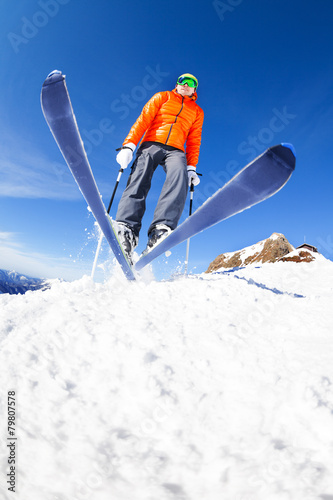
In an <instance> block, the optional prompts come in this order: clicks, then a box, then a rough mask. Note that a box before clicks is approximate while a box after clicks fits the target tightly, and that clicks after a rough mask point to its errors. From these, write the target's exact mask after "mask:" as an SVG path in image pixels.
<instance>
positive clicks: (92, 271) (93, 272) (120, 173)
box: [91, 168, 124, 278]
mask: <svg viewBox="0 0 333 500" xmlns="http://www.w3.org/2000/svg"><path fill="white" fill-rule="evenodd" d="M123 171H124V169H123V168H120V169H119V172H118V177H117V181H116V184H115V186H114V189H113V193H112V196H111V199H110V203H109V206H108V209H107V213H108V214H109V213H110V210H111V207H112V203H113V200H114V197H115V195H116V191H117V188H118V186H119V182H120V177H121V175H122V173H123ZM102 241H103V233H102V231H101V234H100V236H99V240H98V245H97V249H96V254H95V259H94V263H93V267H92V270H91V277H92V278H94V274H95V271H96V266H97V260H98V256H99V252H100V250H101V246H102Z"/></svg>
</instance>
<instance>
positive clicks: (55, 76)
mask: <svg viewBox="0 0 333 500" xmlns="http://www.w3.org/2000/svg"><path fill="white" fill-rule="evenodd" d="M64 79H65V76H64V75H63V74H62V73H61V71H59V70H57V69H55V70H53V71H51V73H49V74H48V75H47V77H46V80H45V82H44V83H43V86H45V85H50V84H51V83H57V82H60V81H62V80H64Z"/></svg>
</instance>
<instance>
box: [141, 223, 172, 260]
mask: <svg viewBox="0 0 333 500" xmlns="http://www.w3.org/2000/svg"><path fill="white" fill-rule="evenodd" d="M171 231H172V229H171V228H170V227H169V226H166V225H165V224H156V226H154V227H153V229H152V230H151V231H150V232H149V233H148V243H147V248H146V250H145V253H147V252H149V250H151V249H152V248H153V247H154V246H155V245H157V243H159V242H160V241H161V240H162V239H164V238H166V236H168V234H170V233H171Z"/></svg>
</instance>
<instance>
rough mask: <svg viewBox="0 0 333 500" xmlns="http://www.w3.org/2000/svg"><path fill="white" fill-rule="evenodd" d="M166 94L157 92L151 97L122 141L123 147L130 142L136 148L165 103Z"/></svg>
mask: <svg viewBox="0 0 333 500" xmlns="http://www.w3.org/2000/svg"><path fill="white" fill-rule="evenodd" d="M164 94H166V92H158V93H157V94H155V95H153V97H152V98H151V99H150V100H149V101H148V102H147V103H146V104H145V106H144V108H143V110H142V112H141V114H140V116H139V118H138V119H137V120H136V122H135V123H134V125H133V126H132V128H131V130H130V131H129V134H128V136H127V137H126V139H125V140H124V143H123V146H125V144H128V143H130V142H132V143H133V144H135V145H136V146H137V145H138V143H139V141H140V139H141V137H142V136H143V135H144V134H145V132H146V131H147V130H148V128H149V127H150V125H151V123H152V121H153V120H154V118H155V116H156V114H157V112H158V110H159V109H160V107H161V106H162V104H163V102H164V101H165V95H164Z"/></svg>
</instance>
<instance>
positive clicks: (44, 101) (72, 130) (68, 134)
mask: <svg viewBox="0 0 333 500" xmlns="http://www.w3.org/2000/svg"><path fill="white" fill-rule="evenodd" d="M41 105H42V110H43V113H44V116H45V119H46V121H47V124H48V126H49V127H50V130H51V132H52V134H53V137H54V139H55V140H56V143H57V144H58V146H59V149H60V151H61V152H62V154H63V157H64V158H65V160H66V163H67V165H68V167H69V169H70V171H71V172H72V174H73V176H74V179H75V181H76V182H77V184H78V186H79V188H80V191H81V192H82V194H83V196H84V198H85V200H86V202H87V203H88V205H89V207H90V208H91V211H92V213H93V214H94V217H95V219H96V221H97V222H98V224H99V227H100V228H101V230H102V232H103V234H104V236H105V238H106V240H107V242H108V243H109V245H110V247H111V250H112V251H113V253H114V255H115V257H116V259H117V260H118V262H119V264H120V266H121V268H122V270H123V271H124V274H125V276H126V278H127V279H129V280H134V279H135V276H134V273H133V270H132V267H131V265H130V263H129V262H128V260H127V258H126V256H125V254H124V252H123V250H122V248H121V246H120V244H119V242H118V239H117V236H116V234H115V232H114V230H113V227H112V224H111V221H110V218H109V216H108V214H107V211H106V209H105V206H104V204H103V202H102V198H101V195H100V193H99V191H98V187H97V184H96V181H95V179H94V176H93V173H92V170H91V167H90V164H89V161H88V158H87V155H86V152H85V150H84V147H83V141H82V139H81V136H80V132H79V129H78V126H77V123H76V119H75V115H74V112H73V108H72V104H71V101H70V98H69V94H68V90H67V86H66V81H65V76H64V75H62V73H61V72H60V71H53V72H52V73H50V74H49V75H48V77H47V78H46V80H45V82H44V84H43V87H42V93H41Z"/></svg>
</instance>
